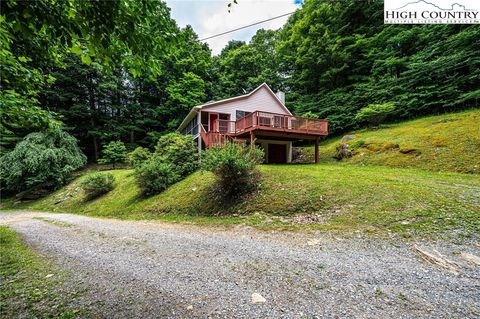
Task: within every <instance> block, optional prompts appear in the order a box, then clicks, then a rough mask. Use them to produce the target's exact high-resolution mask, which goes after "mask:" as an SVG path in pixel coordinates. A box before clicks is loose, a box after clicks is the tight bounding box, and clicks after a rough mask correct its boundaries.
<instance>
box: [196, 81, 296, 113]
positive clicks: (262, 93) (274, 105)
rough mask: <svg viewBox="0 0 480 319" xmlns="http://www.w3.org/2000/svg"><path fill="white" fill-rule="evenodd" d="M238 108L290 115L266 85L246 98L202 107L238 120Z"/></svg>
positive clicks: (240, 109) (204, 110) (205, 110)
mask: <svg viewBox="0 0 480 319" xmlns="http://www.w3.org/2000/svg"><path fill="white" fill-rule="evenodd" d="M237 110H239V111H245V112H253V111H263V112H271V113H279V114H285V115H288V112H287V111H286V110H285V107H284V106H282V105H281V103H280V102H279V101H278V100H277V99H276V98H275V97H274V96H272V94H271V93H270V92H269V91H268V89H267V88H265V87H261V88H260V89H259V90H258V91H256V92H255V93H253V94H252V95H250V96H249V97H246V98H244V99H239V100H234V101H227V102H225V103H221V104H218V105H213V106H208V105H207V106H205V107H203V109H202V111H203V112H213V113H225V114H230V120H231V121H236V120H237V118H236V111H237Z"/></svg>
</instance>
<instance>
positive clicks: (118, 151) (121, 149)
mask: <svg viewBox="0 0 480 319" xmlns="http://www.w3.org/2000/svg"><path fill="white" fill-rule="evenodd" d="M126 157H127V148H126V147H125V144H123V142H121V141H112V142H110V143H108V144H107V145H106V146H105V147H104V148H103V151H102V158H101V159H100V160H99V161H98V162H99V163H100V164H112V166H113V168H114V169H115V164H119V163H124V162H125V160H126Z"/></svg>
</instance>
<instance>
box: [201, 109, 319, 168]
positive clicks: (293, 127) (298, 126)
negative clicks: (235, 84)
mask: <svg viewBox="0 0 480 319" xmlns="http://www.w3.org/2000/svg"><path fill="white" fill-rule="evenodd" d="M213 127H214V128H215V129H214V130H212V131H209V132H207V131H206V130H205V128H204V127H203V125H200V136H201V138H202V140H203V142H204V144H205V146H206V147H207V148H209V147H213V146H216V145H223V144H224V143H225V142H226V141H227V140H228V141H232V142H237V143H246V141H247V140H248V139H249V140H250V143H251V144H252V145H253V141H254V140H255V138H257V137H264V138H274V139H283V140H294V139H310V140H314V141H315V162H316V163H317V162H318V143H319V139H320V137H322V136H327V135H328V122H327V121H326V120H320V119H310V118H305V117H299V116H292V115H284V114H277V113H269V112H262V111H255V112H252V113H250V114H248V115H247V116H245V117H243V118H241V119H239V120H237V121H229V120H220V119H217V120H216V123H215V125H214V126H213Z"/></svg>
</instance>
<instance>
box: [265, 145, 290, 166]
mask: <svg viewBox="0 0 480 319" xmlns="http://www.w3.org/2000/svg"><path fill="white" fill-rule="evenodd" d="M286 162H287V145H285V144H268V163H269V164H285V163H286Z"/></svg>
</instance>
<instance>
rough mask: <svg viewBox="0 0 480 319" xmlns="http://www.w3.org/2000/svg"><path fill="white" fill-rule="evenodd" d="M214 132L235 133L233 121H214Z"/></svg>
mask: <svg viewBox="0 0 480 319" xmlns="http://www.w3.org/2000/svg"><path fill="white" fill-rule="evenodd" d="M215 127H216V128H217V129H216V132H218V133H222V134H232V133H235V121H230V120H216V124H215Z"/></svg>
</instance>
